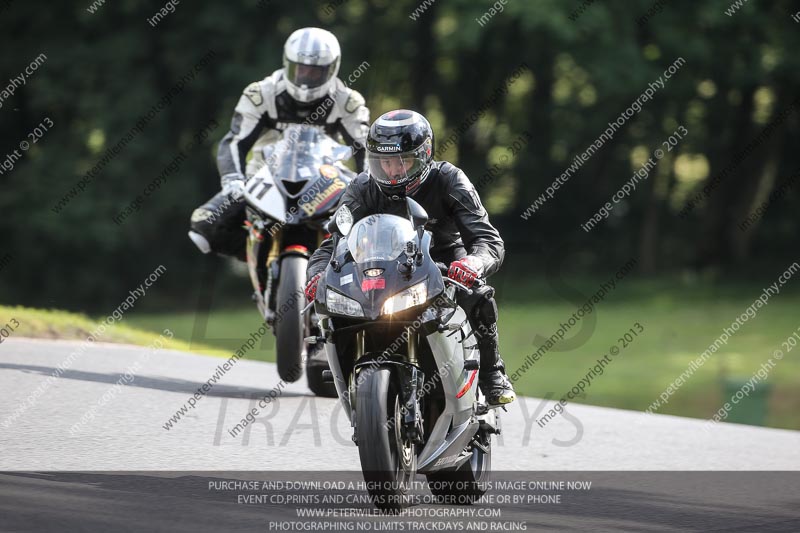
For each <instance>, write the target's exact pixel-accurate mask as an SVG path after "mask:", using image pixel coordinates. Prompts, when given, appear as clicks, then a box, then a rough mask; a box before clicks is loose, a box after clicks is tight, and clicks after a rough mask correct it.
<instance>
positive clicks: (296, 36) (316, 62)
mask: <svg viewBox="0 0 800 533" xmlns="http://www.w3.org/2000/svg"><path fill="white" fill-rule="evenodd" d="M341 60H342V50H341V48H340V47H339V41H338V40H337V39H336V37H335V36H334V35H333V34H332V33H331V32H329V31H327V30H323V29H321V28H302V29H299V30H297V31H295V32H294V33H292V34H291V35H290V36H289V38H288V39H287V40H286V44H285V45H284V47H283V71H284V77H285V78H286V88H287V90H288V91H289V94H290V95H291V97H292V98H294V99H295V100H297V101H298V102H304V103H308V102H313V101H315V100H319V99H320V98H322V97H323V96H325V95H326V94H327V93H328V90H329V89H330V87H331V86H332V85H333V84H334V83H335V78H336V75H337V74H338V73H339V64H340V63H341Z"/></svg>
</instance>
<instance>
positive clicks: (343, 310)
mask: <svg viewBox="0 0 800 533" xmlns="http://www.w3.org/2000/svg"><path fill="white" fill-rule="evenodd" d="M325 305H326V306H327V308H328V311H330V312H331V313H336V314H337V315H347V316H355V317H363V316H364V310H363V309H362V308H361V304H360V303H358V302H357V301H355V300H353V299H352V298H348V297H347V296H345V295H344V294H339V293H338V292H336V291H332V290H330V289H328V290H327V291H326V292H325Z"/></svg>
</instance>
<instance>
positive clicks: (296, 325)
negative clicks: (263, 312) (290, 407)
mask: <svg viewBox="0 0 800 533" xmlns="http://www.w3.org/2000/svg"><path fill="white" fill-rule="evenodd" d="M307 264H308V259H306V258H305V257H302V256H299V255H289V256H286V257H284V258H283V260H282V261H281V270H280V279H279V280H278V293H277V299H276V301H275V311H276V314H277V316H276V318H275V351H276V352H277V354H276V359H277V361H278V375H279V376H280V377H281V379H282V380H284V381H286V382H289V383H293V382H295V381H297V380H298V379H300V376H302V375H303V365H302V361H303V350H304V349H305V340H304V339H305V334H306V321H305V319H304V317H303V313H302V311H303V303H304V302H305V300H304V299H303V287H304V286H305V281H306V266H307Z"/></svg>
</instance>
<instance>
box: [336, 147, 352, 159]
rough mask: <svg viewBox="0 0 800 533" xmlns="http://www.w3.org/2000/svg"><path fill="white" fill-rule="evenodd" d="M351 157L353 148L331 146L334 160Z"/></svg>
mask: <svg viewBox="0 0 800 533" xmlns="http://www.w3.org/2000/svg"><path fill="white" fill-rule="evenodd" d="M351 157H353V148H352V147H350V146H336V147H334V148H333V160H334V161H347V160H348V159H350V158H351Z"/></svg>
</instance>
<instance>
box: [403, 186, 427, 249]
mask: <svg viewBox="0 0 800 533" xmlns="http://www.w3.org/2000/svg"><path fill="white" fill-rule="evenodd" d="M406 205H407V206H408V215H409V217H411V223H412V224H413V225H414V228H416V230H417V236H418V237H419V239H420V242H421V241H422V236H423V235H424V234H425V224H427V223H428V212H427V211H425V208H424V207H422V206H421V205H419V204H418V203H417V202H416V201H414V199H413V198H408V197H406Z"/></svg>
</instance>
